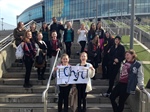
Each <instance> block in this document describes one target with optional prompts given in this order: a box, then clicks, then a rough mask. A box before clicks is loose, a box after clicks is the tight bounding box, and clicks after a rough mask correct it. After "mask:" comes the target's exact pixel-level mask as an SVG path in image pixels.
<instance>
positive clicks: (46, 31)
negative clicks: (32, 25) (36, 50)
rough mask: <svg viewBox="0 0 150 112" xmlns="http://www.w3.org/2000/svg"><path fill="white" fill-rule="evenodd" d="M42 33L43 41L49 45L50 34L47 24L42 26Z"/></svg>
mask: <svg viewBox="0 0 150 112" xmlns="http://www.w3.org/2000/svg"><path fill="white" fill-rule="evenodd" d="M40 32H42V35H43V38H42V40H43V41H44V42H45V43H46V45H47V43H48V42H49V39H50V34H49V28H48V25H47V24H46V23H45V22H44V23H43V24H42V28H41V29H40Z"/></svg>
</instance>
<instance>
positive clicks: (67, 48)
mask: <svg viewBox="0 0 150 112" xmlns="http://www.w3.org/2000/svg"><path fill="white" fill-rule="evenodd" d="M65 45H66V53H67V54H68V56H69V57H70V55H71V42H65Z"/></svg>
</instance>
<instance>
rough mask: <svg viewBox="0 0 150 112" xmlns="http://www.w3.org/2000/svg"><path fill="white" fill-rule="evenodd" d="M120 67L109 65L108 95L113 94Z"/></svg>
mask: <svg viewBox="0 0 150 112" xmlns="http://www.w3.org/2000/svg"><path fill="white" fill-rule="evenodd" d="M119 69H120V66H119V65H109V67H108V72H109V73H108V74H109V88H108V90H107V93H111V91H112V89H113V86H114V82H115V79H116V76H117V74H118V72H119Z"/></svg>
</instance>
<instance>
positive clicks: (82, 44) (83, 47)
mask: <svg viewBox="0 0 150 112" xmlns="http://www.w3.org/2000/svg"><path fill="white" fill-rule="evenodd" d="M80 45H81V53H82V52H84V49H85V45H86V41H80Z"/></svg>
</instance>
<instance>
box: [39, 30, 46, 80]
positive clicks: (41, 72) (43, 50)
mask: <svg viewBox="0 0 150 112" xmlns="http://www.w3.org/2000/svg"><path fill="white" fill-rule="evenodd" d="M42 38H43V35H42V33H41V32H39V33H38V34H37V49H38V52H39V53H40V52H41V53H42V55H40V56H41V57H40V58H42V61H43V62H42V64H41V65H39V66H38V67H37V73H38V80H45V78H44V73H45V70H46V55H47V45H46V43H45V42H44V41H43V40H42Z"/></svg>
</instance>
